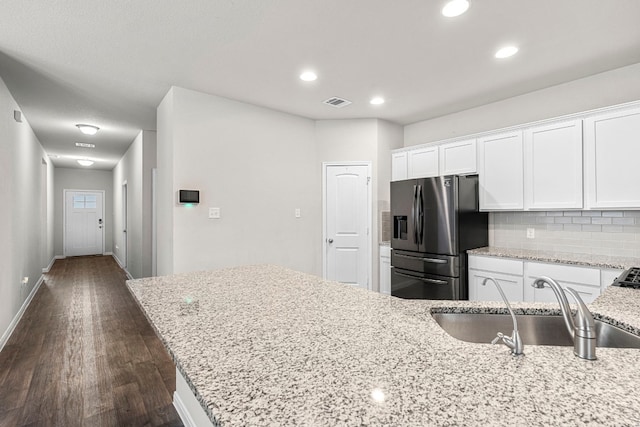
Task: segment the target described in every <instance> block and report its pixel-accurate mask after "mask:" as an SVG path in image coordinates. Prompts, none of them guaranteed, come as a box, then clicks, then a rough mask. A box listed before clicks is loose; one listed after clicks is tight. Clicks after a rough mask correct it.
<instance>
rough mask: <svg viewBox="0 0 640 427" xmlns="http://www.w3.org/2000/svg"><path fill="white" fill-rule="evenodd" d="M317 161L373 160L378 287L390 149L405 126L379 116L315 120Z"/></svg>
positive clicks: (374, 255)
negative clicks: (380, 237) (372, 117)
mask: <svg viewBox="0 0 640 427" xmlns="http://www.w3.org/2000/svg"><path fill="white" fill-rule="evenodd" d="M316 143H317V146H318V161H319V162H320V163H322V162H340V161H369V162H371V175H372V177H371V185H372V186H373V187H372V200H371V212H372V213H373V218H372V239H371V241H372V245H373V247H372V289H373V290H378V288H379V285H378V283H379V281H378V271H379V269H378V260H379V247H378V241H379V235H380V233H381V231H380V211H382V210H387V209H388V206H389V182H390V180H391V150H392V149H395V148H400V147H401V146H402V127H400V126H398V125H395V124H393V123H389V122H385V121H383V120H377V119H358V120H319V121H317V122H316Z"/></svg>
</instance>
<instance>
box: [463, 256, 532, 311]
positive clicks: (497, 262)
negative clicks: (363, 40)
mask: <svg viewBox="0 0 640 427" xmlns="http://www.w3.org/2000/svg"><path fill="white" fill-rule="evenodd" d="M522 264H523V263H522V261H518V260H510V259H504V258H496V257H482V256H469V300H471V301H502V297H500V293H499V292H498V289H497V288H496V285H495V284H494V283H493V282H491V281H488V282H487V283H486V285H485V286H482V282H484V280H485V279H486V278H493V279H495V280H496V281H497V282H498V283H499V284H500V287H501V288H502V291H503V292H504V294H505V295H506V297H507V298H508V299H509V301H523V294H522V271H523V270H522Z"/></svg>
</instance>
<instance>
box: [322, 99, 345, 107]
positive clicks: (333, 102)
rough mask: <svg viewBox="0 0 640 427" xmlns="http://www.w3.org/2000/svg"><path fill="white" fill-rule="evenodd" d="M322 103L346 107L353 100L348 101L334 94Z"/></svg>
mask: <svg viewBox="0 0 640 427" xmlns="http://www.w3.org/2000/svg"><path fill="white" fill-rule="evenodd" d="M322 103H323V104H327V105H331V106H332V107H336V108H342V107H346V106H347V105H349V104H351V101H347V100H346V99H344V98H338V97H337V96H334V97H332V98H329V99H325V100H324V101H322Z"/></svg>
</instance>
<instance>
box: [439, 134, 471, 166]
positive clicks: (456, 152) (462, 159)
mask: <svg viewBox="0 0 640 427" xmlns="http://www.w3.org/2000/svg"><path fill="white" fill-rule="evenodd" d="M477 170H478V168H477V160H476V140H475V139H469V140H467V141H459V142H452V143H450V144H444V145H441V146H440V175H461V174H469V173H476V171H477Z"/></svg>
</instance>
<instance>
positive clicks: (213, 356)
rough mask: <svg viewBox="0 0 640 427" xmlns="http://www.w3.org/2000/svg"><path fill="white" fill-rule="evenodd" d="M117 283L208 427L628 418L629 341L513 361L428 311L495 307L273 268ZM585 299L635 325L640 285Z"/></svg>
mask: <svg viewBox="0 0 640 427" xmlns="http://www.w3.org/2000/svg"><path fill="white" fill-rule="evenodd" d="M127 285H128V286H129V289H130V290H131V292H132V294H133V295H134V297H135V298H136V300H137V301H138V303H139V304H140V306H141V307H142V309H143V311H144V312H145V313H146V315H147V317H148V319H149V320H150V322H151V323H152V324H153V326H154V327H155V329H156V331H157V333H158V335H159V336H160V338H161V339H162V340H163V342H164V344H165V346H166V348H167V349H168V351H169V353H170V354H171V355H172V357H173V359H174V361H175V362H176V365H177V367H178V369H179V370H180V372H181V373H182V374H183V376H184V377H185V378H186V379H187V382H188V383H190V386H191V387H192V390H193V391H194V394H195V395H196V398H197V399H198V400H199V401H200V402H201V403H202V404H203V408H205V411H206V412H207V413H208V414H209V417H210V419H211V420H212V422H213V424H214V425H219V426H245V425H246V426H285V425H287V426H288V425H304V426H474V425H485V426H489V425H490V426H507V425H517V426H566V425H572V426H574V425H594V426H638V425H640V399H638V393H639V392H638V390H640V350H638V349H609V348H598V352H597V355H598V360H596V361H593V362H589V361H584V360H581V359H579V358H577V357H575V356H574V355H573V347H552V346H533V345H528V346H527V345H525V356H521V357H513V356H510V355H509V353H508V349H507V348H506V347H505V346H503V345H490V344H471V343H465V342H462V341H459V340H456V339H455V338H452V337H451V336H449V335H447V334H446V333H445V332H444V331H443V330H442V329H441V328H440V327H439V326H438V324H437V323H436V322H435V321H434V320H433V318H432V317H431V315H430V312H431V310H432V309H434V310H440V311H486V312H503V311H504V309H503V305H502V304H501V303H495V302H467V301H427V300H402V299H398V298H395V297H391V296H386V295H382V294H379V293H376V292H371V291H366V290H362V289H358V288H352V287H350V286H348V285H343V284H340V283H335V282H329V281H324V280H322V279H321V278H318V277H316V276H313V275H309V274H304V273H300V272H296V271H293V270H289V269H286V268H282V267H277V266H271V265H261V266H246V267H237V268H231V269H224V270H218V271H212V272H196V273H188V274H181V275H174V276H165V277H156V278H146V279H138V280H132V281H128V282H127ZM513 306H514V308H515V309H517V310H526V311H527V312H549V311H554V312H557V311H558V310H557V305H556V304H540V303H516V304H513ZM591 308H592V310H593V311H594V314H595V316H596V317H598V318H601V319H604V320H608V319H615V320H616V321H618V323H621V326H623V327H624V328H625V329H627V330H630V331H634V332H635V333H639V334H640V291H638V290H634V289H628V288H618V287H609V288H608V289H607V290H606V291H605V293H604V294H603V295H602V296H601V297H599V298H598V299H597V300H596V301H595V302H594V303H593V304H591ZM496 332H497V331H496ZM503 332H509V331H503ZM376 389H379V390H381V391H382V393H383V394H384V396H385V400H384V401H383V402H377V401H375V400H374V399H372V391H373V390H376Z"/></svg>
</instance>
